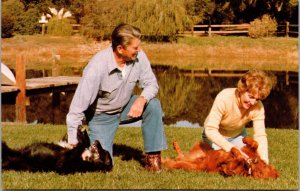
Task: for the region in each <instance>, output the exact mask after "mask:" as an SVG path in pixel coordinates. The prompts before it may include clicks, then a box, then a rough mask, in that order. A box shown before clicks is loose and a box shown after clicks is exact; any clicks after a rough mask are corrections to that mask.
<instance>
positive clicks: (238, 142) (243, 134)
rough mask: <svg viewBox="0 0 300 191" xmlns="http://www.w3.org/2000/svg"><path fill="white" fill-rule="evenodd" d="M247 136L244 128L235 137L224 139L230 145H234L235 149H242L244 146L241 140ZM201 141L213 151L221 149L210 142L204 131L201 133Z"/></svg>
mask: <svg viewBox="0 0 300 191" xmlns="http://www.w3.org/2000/svg"><path fill="white" fill-rule="evenodd" d="M246 136H247V131H246V128H244V129H243V131H242V132H241V133H240V134H239V135H237V136H235V137H229V138H226V140H227V141H228V142H230V143H232V144H233V145H235V146H236V147H238V148H242V147H243V146H244V145H245V144H244V143H243V138H244V137H246ZM202 140H203V142H205V143H207V144H209V145H210V146H211V148H212V149H214V150H219V149H221V147H219V146H218V145H216V144H215V143H213V142H211V141H210V140H209V139H208V138H207V136H206V134H205V131H203V133H202Z"/></svg>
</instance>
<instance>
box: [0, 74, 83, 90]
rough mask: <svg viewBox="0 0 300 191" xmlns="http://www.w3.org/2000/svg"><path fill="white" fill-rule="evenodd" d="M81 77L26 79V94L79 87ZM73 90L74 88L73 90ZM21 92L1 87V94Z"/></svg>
mask: <svg viewBox="0 0 300 191" xmlns="http://www.w3.org/2000/svg"><path fill="white" fill-rule="evenodd" d="M80 78H81V77H77V76H55V77H43V78H32V79H26V80H25V81H26V92H28V93H29V92H31V91H40V92H45V91H50V92H51V91H52V90H53V89H57V90H58V89H61V88H63V90H65V89H66V88H70V87H73V86H74V85H75V86H77V85H78V83H79V80H80ZM72 89H73V88H72ZM18 91H20V89H19V87H18V86H4V85H2V86H1V93H2V94H5V93H13V92H18Z"/></svg>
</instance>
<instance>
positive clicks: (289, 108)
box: [2, 66, 299, 129]
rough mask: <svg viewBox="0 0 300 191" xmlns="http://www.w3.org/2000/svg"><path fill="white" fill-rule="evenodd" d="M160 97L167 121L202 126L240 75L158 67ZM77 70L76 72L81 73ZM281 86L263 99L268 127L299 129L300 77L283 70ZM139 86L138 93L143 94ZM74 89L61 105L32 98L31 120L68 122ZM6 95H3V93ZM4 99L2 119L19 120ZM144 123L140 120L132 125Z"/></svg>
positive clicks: (29, 74)
mask: <svg viewBox="0 0 300 191" xmlns="http://www.w3.org/2000/svg"><path fill="white" fill-rule="evenodd" d="M153 70H154V72H155V74H156V76H157V79H158V83H159V86H160V91H159V94H158V98H159V99H160V101H161V103H162V107H163V111H164V118H163V121H164V124H165V125H171V126H180V127H201V126H202V125H203V122H204V120H205V118H206V116H207V114H208V112H209V110H210V108H211V106H212V103H213V100H214V98H215V96H216V95H217V93H218V92H219V91H221V90H222V89H224V88H228V87H236V84H237V81H238V79H239V77H188V76H185V75H183V73H182V71H180V70H178V69H176V68H170V67H166V66H155V67H153ZM78 73H81V72H78V71H76V75H78ZM275 74H276V75H277V77H278V83H277V87H276V88H275V89H274V90H272V92H271V94H270V95H269V97H268V98H267V99H266V100H264V101H263V103H264V107H265V110H266V126H267V127H271V128H293V129H298V112H299V111H298V78H297V79H296V81H297V82H296V83H290V84H289V85H287V84H286V81H285V76H284V75H282V73H280V72H277V73H275ZM26 75H27V78H32V77H42V76H48V75H51V71H36V70H28V71H27V72H26ZM139 92H140V90H139V89H138V88H137V89H136V90H135V93H137V94H138V93H139ZM73 95H74V91H71V92H62V93H61V94H60V104H59V105H58V106H53V104H52V97H51V96H52V94H49V93H47V94H39V95H34V96H30V97H29V103H30V104H29V105H28V106H27V109H26V110H27V122H28V123H50V124H65V119H66V114H67V112H68V109H69V105H70V103H71V100H72V98H73ZM2 96H3V95H2ZM3 100H5V99H4V98H2V121H3V122H11V121H14V120H15V106H14V105H13V104H11V103H10V104H9V103H5V101H4V102H3ZM132 126H140V123H135V124H132Z"/></svg>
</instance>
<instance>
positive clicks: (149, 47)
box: [2, 35, 298, 71]
mask: <svg viewBox="0 0 300 191" xmlns="http://www.w3.org/2000/svg"><path fill="white" fill-rule="evenodd" d="M107 46H109V42H108V41H105V42H100V43H99V42H95V41H92V40H89V39H85V38H83V37H79V36H74V37H53V36H40V35H37V36H16V37H14V38H10V39H2V61H3V62H4V63H6V64H7V65H8V66H10V67H11V68H14V66H15V57H16V55H18V54H20V53H23V54H25V56H26V60H27V62H26V63H27V65H26V67H27V68H31V69H32V68H33V69H47V68H48V69H49V68H50V67H51V64H52V62H53V55H54V54H59V55H60V58H61V60H60V65H61V67H73V68H82V67H83V66H84V65H86V63H87V62H88V61H89V59H90V58H91V57H92V56H93V55H94V54H95V53H96V52H98V51H99V50H102V49H104V48H105V47H107ZM142 48H143V49H144V51H145V52H146V53H147V55H148V57H149V59H150V61H151V63H152V64H162V65H170V66H177V67H179V68H184V69H191V68H211V69H243V70H245V69H248V68H260V69H266V70H290V71H298V39H297V38H262V39H251V38H249V37H224V36H219V37H212V38H209V37H184V38H179V40H178V43H148V42H143V44H142Z"/></svg>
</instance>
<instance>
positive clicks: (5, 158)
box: [1, 141, 18, 169]
mask: <svg viewBox="0 0 300 191" xmlns="http://www.w3.org/2000/svg"><path fill="white" fill-rule="evenodd" d="M1 154H2V169H9V168H10V166H11V161H12V159H13V158H14V157H15V156H16V155H18V153H17V152H16V151H15V150H13V149H11V148H9V146H8V145H7V144H6V142H4V141H2V145H1Z"/></svg>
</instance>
